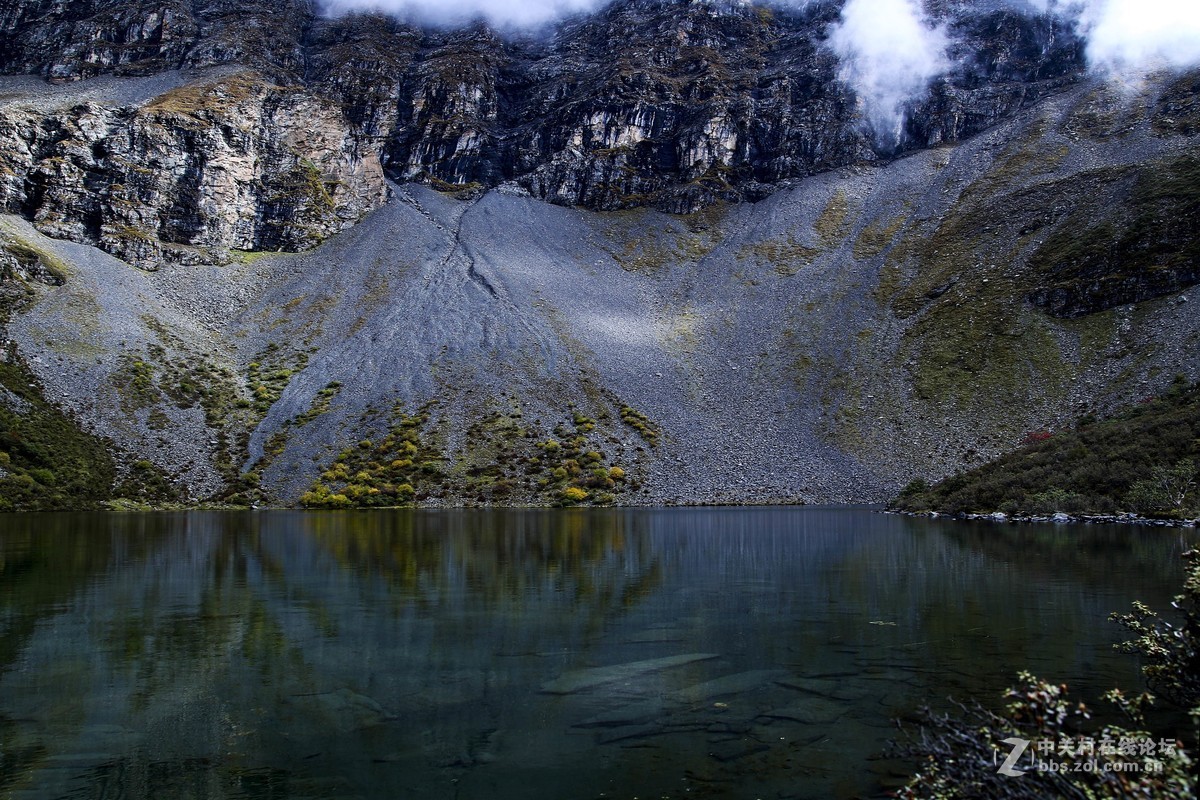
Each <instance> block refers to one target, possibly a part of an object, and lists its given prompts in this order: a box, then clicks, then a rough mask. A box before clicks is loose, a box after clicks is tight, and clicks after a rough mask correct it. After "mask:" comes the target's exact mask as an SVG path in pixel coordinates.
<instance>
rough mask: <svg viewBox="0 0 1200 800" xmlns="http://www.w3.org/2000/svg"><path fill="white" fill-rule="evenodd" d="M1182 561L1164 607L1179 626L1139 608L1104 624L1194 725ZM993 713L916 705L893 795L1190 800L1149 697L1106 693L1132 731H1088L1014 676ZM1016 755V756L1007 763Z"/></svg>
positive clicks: (1186, 777) (1192, 608)
mask: <svg viewBox="0 0 1200 800" xmlns="http://www.w3.org/2000/svg"><path fill="white" fill-rule="evenodd" d="M1186 557H1187V558H1188V561H1189V563H1188V568H1187V578H1186V580H1185V582H1184V592H1183V594H1181V595H1179V596H1178V597H1176V598H1175V601H1174V602H1173V603H1172V605H1173V606H1174V607H1175V608H1176V609H1177V610H1179V611H1181V612H1182V614H1183V617H1184V619H1183V622H1182V623H1181V624H1173V623H1171V622H1168V621H1167V620H1164V619H1162V618H1161V617H1160V616H1159V615H1158V614H1156V613H1155V612H1153V611H1151V610H1150V609H1149V608H1148V607H1146V606H1145V605H1144V604H1142V603H1135V604H1134V610H1133V613H1131V614H1114V615H1112V617H1111V618H1112V619H1113V620H1114V621H1116V622H1118V623H1120V624H1121V625H1123V626H1124V627H1126V628H1127V629H1129V630H1130V631H1132V632H1133V633H1134V634H1135V638H1134V639H1132V640H1130V641H1127V642H1124V643H1122V644H1120V645H1118V646H1117V647H1118V648H1119V649H1120V650H1121V651H1122V652H1126V653H1131V654H1137V655H1140V656H1141V657H1142V658H1143V659H1144V662H1145V665H1144V666H1143V670H1142V671H1143V673H1144V674H1145V676H1146V681H1147V684H1148V685H1149V687H1150V688H1151V689H1153V690H1154V691H1158V692H1161V693H1162V695H1163V697H1164V698H1165V699H1166V700H1167V701H1169V702H1170V703H1171V704H1172V705H1175V706H1177V707H1179V708H1181V709H1185V710H1187V711H1188V713H1189V714H1191V716H1192V717H1193V718H1194V719H1197V720H1200V656H1198V650H1200V648H1198V644H1200V554H1197V552H1196V551H1192V552H1189V553H1187V554H1186ZM1018 681H1019V682H1018V685H1017V686H1015V687H1013V688H1010V689H1009V690H1008V691H1007V692H1006V693H1005V695H1004V698H1005V699H1006V700H1007V701H1008V703H1007V704H1006V705H1005V707H1004V709H1003V711H1001V712H999V713H997V712H994V711H991V710H989V709H987V708H984V707H983V706H982V705H980V704H978V703H975V704H972V705H963V704H959V703H956V705H957V706H958V712H956V713H952V714H939V713H934V712H932V711H930V710H929V709H924V710H923V711H922V712H921V714H920V717H919V722H918V726H917V728H916V729H915V730H908V731H905V733H906V735H907V741H906V742H904V743H903V744H900V745H897V750H898V751H899V752H900V753H901V754H902V755H905V756H908V757H911V758H915V759H916V761H917V772H916V773H915V774H914V775H913V777H912V779H911V780H910V781H909V783H908V785H907V786H905V787H904V789H902V790H901V791H900V792H899V797H902V798H907V799H908V800H950V799H951V798H954V799H955V800H957V799H958V798H962V799H963V800H965V798H978V797H987V798H998V799H1000V800H1003V799H1004V798H1023V799H1024V798H1034V799H1038V800H1040V798H1046V800H1050V798H1081V799H1082V798H1086V799H1087V800H1097V799H1098V798H1128V797H1143V798H1167V797H1195V796H1197V792H1198V790H1200V781H1198V779H1197V774H1196V767H1197V764H1196V762H1195V761H1194V760H1193V759H1192V757H1191V755H1189V754H1188V752H1187V751H1186V750H1184V749H1183V747H1182V746H1181V745H1180V744H1179V743H1178V742H1177V741H1175V740H1174V739H1171V738H1167V737H1155V736H1154V734H1152V733H1151V732H1150V731H1149V730H1147V724H1146V712H1147V711H1148V710H1149V709H1150V708H1152V707H1153V705H1154V703H1155V698H1154V697H1153V696H1152V695H1150V694H1147V693H1141V694H1139V695H1136V696H1133V697H1127V696H1126V695H1125V694H1123V693H1122V692H1121V691H1119V690H1117V689H1113V690H1112V691H1110V692H1109V693H1108V694H1107V695H1105V699H1106V700H1108V701H1110V702H1112V703H1114V704H1115V705H1116V706H1117V707H1118V708H1119V709H1120V710H1121V711H1122V712H1123V714H1124V715H1125V717H1126V718H1127V719H1128V720H1129V724H1131V725H1133V726H1134V727H1133V728H1124V727H1121V726H1117V725H1104V726H1102V727H1100V728H1099V729H1098V730H1096V729H1094V728H1093V729H1092V730H1088V727H1087V726H1088V723H1089V722H1090V720H1091V712H1090V711H1089V710H1088V708H1087V707H1086V706H1085V705H1084V704H1082V703H1072V702H1071V701H1069V700H1068V698H1067V687H1066V686H1065V685H1058V686H1056V685H1052V684H1049V683H1047V682H1045V681H1043V680H1041V679H1039V678H1037V677H1036V676H1034V675H1032V674H1030V673H1028V672H1022V673H1020V675H1019V676H1018ZM1014 754H1015V756H1016V757H1015V758H1014V757H1013V756H1014Z"/></svg>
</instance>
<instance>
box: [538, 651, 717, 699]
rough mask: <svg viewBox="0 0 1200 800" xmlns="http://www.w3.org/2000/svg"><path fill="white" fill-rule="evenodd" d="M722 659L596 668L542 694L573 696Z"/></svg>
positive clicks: (569, 675)
mask: <svg viewBox="0 0 1200 800" xmlns="http://www.w3.org/2000/svg"><path fill="white" fill-rule="evenodd" d="M713 658H719V656H718V655H717V654H716V653H688V654H686V655H679V656H667V657H665V658H652V659H649V660H646V661H633V662H630V663H628V664H614V665H613V666H610V667H594V668H592V669H581V670H574V671H572V672H564V673H563V674H562V675H560V676H559V677H557V678H555V679H554V680H552V681H548V682H546V683H543V684H542V692H544V693H546V694H573V693H575V692H582V691H584V690H586V689H594V688H596V687H597V686H604V685H606V684H610V683H619V682H622V681H628V680H630V679H632V678H635V677H637V676H639V675H645V674H647V673H651V672H659V671H661V670H664V669H671V668H672V667H682V666H684V665H686V664H694V663H695V662H697V661H707V660H709V659H713Z"/></svg>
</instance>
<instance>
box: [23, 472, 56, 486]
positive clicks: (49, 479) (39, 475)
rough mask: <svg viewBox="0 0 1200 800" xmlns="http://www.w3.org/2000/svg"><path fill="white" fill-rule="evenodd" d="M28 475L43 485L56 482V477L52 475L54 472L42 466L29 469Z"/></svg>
mask: <svg viewBox="0 0 1200 800" xmlns="http://www.w3.org/2000/svg"><path fill="white" fill-rule="evenodd" d="M29 477H31V478H33V479H34V480H35V481H37V482H38V483H40V484H42V485H43V486H54V485H55V484H56V483H58V479H57V478H56V477H55V476H54V473H53V472H52V471H50V470H48V469H44V468H38V469H31V470H29Z"/></svg>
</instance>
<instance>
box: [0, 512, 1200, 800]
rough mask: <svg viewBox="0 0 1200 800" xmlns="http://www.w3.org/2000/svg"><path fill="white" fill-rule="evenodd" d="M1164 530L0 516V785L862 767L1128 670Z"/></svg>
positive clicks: (1106, 683) (815, 520)
mask: <svg viewBox="0 0 1200 800" xmlns="http://www.w3.org/2000/svg"><path fill="white" fill-rule="evenodd" d="M1188 544H1189V540H1188V539H1187V538H1185V537H1181V536H1180V534H1179V533H1177V532H1176V533H1162V532H1159V531H1141V530H1125V529H1081V528H1071V529H1054V528H1007V527H1001V526H992V525H982V524H981V525H976V526H968V525H963V524H953V525H950V524H939V523H935V522H930V521H924V520H908V519H904V518H896V517H887V516H882V515H878V514H871V513H868V512H863V511H857V510H853V509H836V510H822V509H736V510H727V509H701V510H688V509H678V510H632V511H626V510H589V511H544V510H531V511H494V512H489V511H470V512H413V511H401V512H394V513H392V512H383V513H355V512H347V513H298V512H297V513H293V512H269V513H251V512H246V513H240V512H239V513H215V512H214V513H188V514H161V515H25V516H4V517H0V626H2V627H0V792H4V793H6V794H5V796H10V795H11V796H12V797H22V798H59V797H71V798H76V797H80V798H92V797H95V798H100V797H118V796H120V797H128V798H141V797H145V798H151V797H166V796H169V797H197V798H199V797H204V798H224V797H231V798H232V797H246V798H292V797H296V798H298V797H370V798H376V797H378V798H392V797H398V796H405V797H406V796H409V795H412V796H428V797H439V798H441V797H459V798H473V797H478V798H483V797H488V798H505V797H514V798H516V797H522V798H524V797H542V796H545V797H572V798H577V797H578V798H582V797H600V796H602V793H604V796H608V797H613V796H622V795H629V796H634V795H640V796H648V795H650V793H651V792H657V793H658V794H655V795H653V796H670V797H675V796H679V797H682V796H702V797H743V796H750V794H749V793H752V792H756V791H758V792H764V793H770V796H773V797H789V796H790V797H831V796H853V795H860V796H862V795H867V794H872V793H878V792H880V791H881V790H882V789H883V788H884V785H885V784H886V783H887V782H888V780H889V776H888V770H889V769H891V768H892V767H893V766H894V765H889V764H887V762H880V761H868V760H867V757H868V756H870V755H871V754H872V753H873V752H875V751H876V750H878V748H879V747H880V745H881V744H882V742H883V741H885V740H886V739H887V738H888V737H889V735H890V729H889V723H888V720H889V717H890V716H892V715H894V714H897V713H902V712H904V711H906V710H908V709H911V708H912V707H913V706H915V705H917V704H919V703H922V702H926V701H930V700H934V701H936V700H937V699H938V698H941V697H944V696H945V695H946V694H948V693H951V692H952V693H954V694H956V695H958V696H959V697H979V698H980V699H984V700H986V699H989V698H991V697H994V696H995V695H996V693H997V692H998V690H999V689H1001V688H1003V687H1004V686H1006V685H1007V684H1008V683H1009V682H1011V680H1012V676H1013V674H1014V673H1015V672H1016V671H1017V670H1019V669H1027V668H1028V669H1033V670H1034V671H1036V672H1039V673H1041V674H1043V675H1044V676H1046V677H1048V678H1052V679H1056V680H1067V681H1070V682H1071V683H1072V685H1073V688H1074V689H1076V690H1077V691H1082V692H1084V693H1085V694H1088V693H1090V694H1092V695H1096V694H1098V693H1099V692H1100V691H1102V690H1103V689H1105V688H1108V687H1110V686H1113V685H1117V684H1120V685H1124V686H1131V685H1133V684H1134V681H1135V678H1136V675H1135V665H1134V664H1132V663H1131V662H1130V661H1129V660H1128V658H1127V657H1124V656H1119V655H1116V654H1114V653H1112V651H1111V647H1110V645H1111V643H1112V642H1113V641H1115V640H1116V639H1117V638H1119V631H1117V630H1115V629H1113V626H1111V625H1109V624H1108V623H1106V622H1105V617H1106V615H1107V613H1108V612H1109V611H1111V610H1116V609H1124V608H1125V607H1127V606H1128V604H1129V602H1130V601H1131V600H1132V599H1133V598H1135V597H1136V598H1142V599H1144V600H1147V601H1148V602H1150V603H1152V604H1156V605H1158V606H1160V607H1164V606H1165V605H1166V603H1167V602H1168V600H1169V596H1170V594H1171V593H1172V592H1173V591H1174V590H1175V589H1176V588H1177V586H1178V584H1179V579H1180V575H1181V568H1180V560H1179V554H1180V553H1181V552H1182V551H1183V550H1184V549H1186V547H1187V546H1188Z"/></svg>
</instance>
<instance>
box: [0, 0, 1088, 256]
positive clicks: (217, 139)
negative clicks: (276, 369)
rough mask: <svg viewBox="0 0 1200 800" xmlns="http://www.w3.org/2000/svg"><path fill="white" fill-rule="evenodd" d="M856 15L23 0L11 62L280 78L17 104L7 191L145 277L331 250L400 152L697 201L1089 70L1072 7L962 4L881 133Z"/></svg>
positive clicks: (645, 197) (498, 173)
mask: <svg viewBox="0 0 1200 800" xmlns="http://www.w3.org/2000/svg"><path fill="white" fill-rule="evenodd" d="M839 9H840V3H838V2H824V1H823V2H814V3H810V4H808V5H807V6H805V7H804V9H803V10H783V9H775V8H771V7H767V6H759V5H753V4H749V3H743V2H708V1H707V0H705V1H704V2H701V1H700V0H619V1H618V2H615V3H613V4H612V5H610V6H608V7H607V8H606V9H605V10H603V11H601V12H600V13H597V14H595V15H592V16H588V17H584V18H579V19H574V20H569V21H567V22H565V23H562V24H561V25H559V26H558V27H557V28H556V29H554V30H552V31H549V32H544V33H543V34H540V35H539V36H537V37H532V36H524V37H522V36H509V37H502V36H500V35H498V34H496V33H495V32H493V31H491V30H488V29H486V28H484V27H476V28H472V29H468V30H458V31H433V30H423V29H419V28H415V27H412V26H408V25H404V24H401V23H400V22H397V21H396V20H393V19H389V18H383V17H376V16H363V15H358V16H347V17H337V18H327V17H323V16H320V15H319V14H318V13H317V12H316V11H315V10H314V8H313V5H312V4H310V3H304V2H288V1H287V0H281V1H280V2H257V3H237V4H233V3H226V2H195V3H187V4H184V3H139V2H114V1H113V0H99V1H96V2H80V3H61V2H47V1H46V0H40V1H36V2H35V1H26V2H12V3H8V4H6V6H5V7H4V9H3V10H0V30H3V31H4V32H5V36H4V41H3V44H2V45H0V70H2V71H4V72H8V73H21V72H24V73H34V74H38V75H41V76H44V77H46V78H48V79H49V80H51V81H58V82H62V81H76V80H80V79H85V78H91V77H94V76H96V75H100V74H104V73H113V74H117V75H143V76H144V75H154V74H157V73H160V72H162V71H164V70H180V69H200V68H210V67H213V66H214V65H241V66H242V67H245V68H248V69H253V70H257V72H243V73H240V74H239V75H237V76H236V77H234V76H228V75H227V76H226V77H224V78H222V79H221V80H220V81H217V82H210V83H200V84H195V85H191V86H190V87H188V88H178V89H176V90H174V91H172V92H170V93H168V94H167V95H164V96H162V97H157V98H154V99H152V100H150V101H149V102H147V103H145V104H144V105H140V106H134V107H121V106H116V107H113V106H112V105H111V104H106V103H104V102H103V100H101V101H99V102H94V103H89V104H83V105H81V106H77V107H72V108H67V109H59V110H57V111H55V112H54V113H51V114H42V113H36V112H30V111H26V112H22V111H20V110H17V109H13V108H11V107H9V108H5V109H2V110H0V153H3V158H4V161H3V162H2V163H0V174H2V176H3V190H2V191H3V193H2V194H0V203H3V207H4V209H5V210H7V211H10V212H14V213H20V214H22V215H24V216H26V217H27V218H29V219H32V220H33V221H35V223H36V224H37V225H38V227H39V228H40V229H41V230H43V231H45V232H47V233H50V234H52V235H55V236H63V237H68V238H72V239H75V240H77V241H87V242H92V243H95V244H98V245H99V246H101V247H102V248H104V249H106V250H108V251H109V252H111V253H114V254H116V255H119V256H121V257H122V258H126V259H129V260H132V261H134V262H136V263H139V264H142V265H152V264H154V263H156V262H157V261H158V260H160V259H162V258H168V259H171V260H176V261H185V262H187V261H194V260H212V259H214V258H216V259H219V258H220V253H221V251H222V250H224V249H228V248H238V249H271V250H275V249H283V250H297V249H303V248H306V247H309V246H311V245H312V244H314V243H316V242H317V241H320V240H321V239H323V238H325V237H327V236H328V235H330V234H331V233H333V232H335V231H337V230H340V229H342V228H343V227H345V226H346V225H347V224H349V223H351V222H353V221H354V220H356V219H358V218H359V217H360V216H361V215H362V214H363V213H364V212H365V211H368V210H370V209H372V208H375V207H377V206H378V205H379V204H380V202H382V199H383V194H384V193H383V186H382V180H381V176H380V166H381V165H382V167H383V168H384V169H385V170H386V172H387V174H388V175H390V176H391V177H392V178H393V179H396V180H402V181H417V182H424V183H427V184H430V185H432V186H434V187H435V188H440V189H453V190H456V191H465V192H468V193H469V192H473V191H476V190H477V189H479V188H488V187H494V186H497V185H500V184H503V183H512V184H514V185H516V186H518V187H520V188H521V189H523V190H524V191H527V192H529V193H530V194H532V195H533V196H535V197H538V198H540V199H545V200H549V201H551V202H554V203H558V204H563V205H578V206H584V207H587V208H591V209H620V208H629V207H637V206H653V207H656V208H659V209H661V210H666V211H671V212H676V213H686V212H691V211H695V210H698V209H700V208H703V207H705V206H708V205H711V204H712V203H714V202H716V201H718V200H742V199H751V200H753V199H760V198H762V197H764V196H766V195H767V194H769V193H771V192H773V191H775V190H777V189H778V188H779V187H780V186H782V185H786V184H788V183H789V182H791V181H794V180H796V179H798V178H802V177H804V176H807V175H812V174H815V173H819V172H824V171H827V170H830V169H833V168H836V167H839V166H844V165H848V164H858V163H871V162H879V161H886V160H888V159H890V158H892V157H894V156H896V155H897V154H898V153H901V152H904V151H909V150H912V149H915V148H920V147H926V146H931V145H937V144H942V143H946V142H953V141H958V140H960V139H962V138H963V137H966V136H970V135H972V134H975V133H977V132H979V131H980V130H982V129H984V128H986V127H988V126H991V125H993V124H995V123H996V122H997V121H998V120H1001V119H1004V118H1007V117H1010V116H1011V115H1012V114H1013V113H1015V112H1016V111H1017V110H1019V109H1021V108H1022V107H1025V106H1027V105H1028V104H1030V103H1031V102H1033V101H1036V100H1037V99H1039V98H1041V97H1043V96H1045V95H1046V94H1047V93H1048V92H1052V91H1055V90H1058V89H1061V88H1062V87H1063V86H1064V85H1065V84H1066V83H1069V82H1071V81H1072V80H1074V79H1075V78H1076V77H1077V76H1078V75H1079V73H1080V71H1081V64H1082V59H1081V56H1080V46H1079V40H1078V38H1077V37H1076V36H1075V35H1074V33H1073V31H1071V30H1070V29H1069V28H1064V26H1063V23H1061V22H1059V21H1057V20H1056V19H1054V18H1052V17H1048V16H1046V17H1038V16H1024V15H1019V14H1015V13H1013V12H1011V11H1002V10H998V11H994V12H991V13H988V14H980V13H978V9H977V8H974V7H971V6H970V4H967V5H963V6H959V5H953V4H951V5H949V6H947V7H944V8H941V9H940V10H939V11H938V13H939V14H940V15H941V16H943V17H944V19H945V21H946V23H947V24H948V25H949V29H950V30H951V32H952V35H953V41H954V42H955V43H956V44H955V47H956V48H957V49H958V50H959V51H961V52H956V53H955V54H952V55H954V56H955V57H956V63H957V65H958V66H956V67H955V68H954V70H953V71H952V72H951V73H950V74H948V75H946V76H944V77H943V78H941V79H939V80H938V82H937V83H936V84H935V85H934V86H932V87H931V89H930V91H929V93H928V95H927V96H926V97H925V98H924V99H920V100H916V101H913V103H911V104H910V106H911V107H910V108H909V114H908V118H907V119H908V121H907V124H906V126H905V127H904V130H903V132H902V136H901V138H900V140H899V141H898V142H897V143H895V144H894V145H892V144H888V145H886V146H881V145H880V144H879V143H878V142H876V140H875V139H874V138H873V137H872V136H871V134H870V132H869V131H868V130H866V129H865V128H864V126H863V123H862V119H863V112H862V109H861V108H860V106H859V104H858V102H857V100H856V98H855V96H854V94H853V92H852V91H851V90H850V89H849V88H848V87H847V86H846V85H844V84H842V83H840V82H839V81H838V80H837V76H838V68H839V64H838V59H837V57H836V56H835V55H834V53H833V52H832V50H830V49H829V48H828V47H827V46H825V43H824V40H825V37H826V35H827V31H828V29H829V25H830V24H831V23H833V22H834V21H836V20H837V18H838V14H839ZM130 165H137V167H138V169H140V170H143V171H141V172H139V171H138V169H134V168H133V167H131V166H130ZM144 170H150V171H153V173H155V174H153V175H152V174H150V173H149V172H146V171H144Z"/></svg>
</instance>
